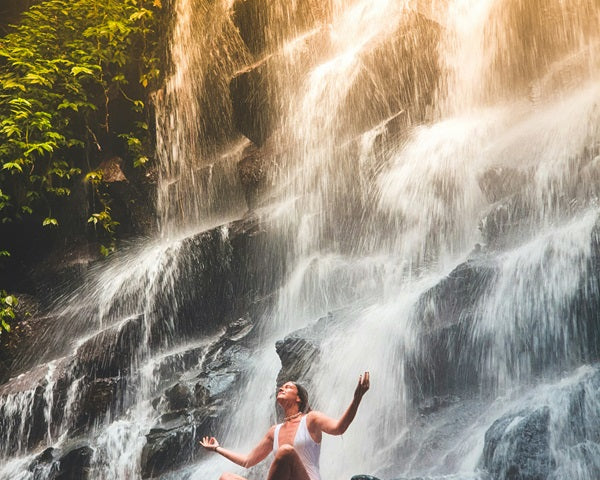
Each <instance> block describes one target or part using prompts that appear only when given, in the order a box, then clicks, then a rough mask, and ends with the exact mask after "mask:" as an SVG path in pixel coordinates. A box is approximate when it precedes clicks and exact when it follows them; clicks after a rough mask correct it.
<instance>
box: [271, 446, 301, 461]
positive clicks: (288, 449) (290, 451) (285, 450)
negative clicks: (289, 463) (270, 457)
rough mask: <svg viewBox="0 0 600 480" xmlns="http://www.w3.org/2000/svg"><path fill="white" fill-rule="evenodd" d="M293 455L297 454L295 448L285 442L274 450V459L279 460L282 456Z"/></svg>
mask: <svg viewBox="0 0 600 480" xmlns="http://www.w3.org/2000/svg"><path fill="white" fill-rule="evenodd" d="M295 455H298V454H297V453H296V450H295V449H294V447H292V446H291V445H287V444H286V445H282V446H281V447H279V449H278V450H277V452H275V459H276V460H281V459H283V458H289V457H293V456H295Z"/></svg>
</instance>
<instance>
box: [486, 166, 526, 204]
mask: <svg viewBox="0 0 600 480" xmlns="http://www.w3.org/2000/svg"><path fill="white" fill-rule="evenodd" d="M526 181H527V174H526V173H525V172H523V171H520V170H517V169H516V168H510V167H493V168H490V169H489V170H486V171H485V172H484V173H483V175H481V177H480V178H479V186H480V188H481V191H482V192H483V194H484V195H485V197H486V199H487V200H488V202H490V203H495V202H497V201H499V200H501V199H503V198H505V197H508V196H509V195H512V194H514V193H516V192H518V191H519V190H521V189H522V188H523V187H524V186H525V183H526Z"/></svg>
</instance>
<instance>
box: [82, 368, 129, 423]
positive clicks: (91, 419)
mask: <svg viewBox="0 0 600 480" xmlns="http://www.w3.org/2000/svg"><path fill="white" fill-rule="evenodd" d="M125 388H126V381H125V378H124V377H114V378H97V379H95V380H92V381H89V383H84V386H83V387H82V390H81V396H80V399H79V401H78V402H77V405H76V411H77V415H74V416H72V418H73V425H72V428H73V431H72V432H70V433H71V434H73V433H74V432H75V431H77V432H79V431H81V430H87V429H89V428H90V427H92V426H93V425H94V424H95V422H96V421H97V420H100V419H104V418H105V417H106V415H107V414H110V415H111V416H114V415H115V414H117V413H118V412H120V411H122V406H123V398H122V397H123V394H124V392H125Z"/></svg>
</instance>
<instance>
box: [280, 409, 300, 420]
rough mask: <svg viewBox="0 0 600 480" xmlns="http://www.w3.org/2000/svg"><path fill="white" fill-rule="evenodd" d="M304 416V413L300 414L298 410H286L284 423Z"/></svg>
mask: <svg viewBox="0 0 600 480" xmlns="http://www.w3.org/2000/svg"><path fill="white" fill-rule="evenodd" d="M301 415H302V412H300V411H299V410H298V408H290V409H287V410H285V417H284V418H283V421H284V423H285V422H287V421H289V420H293V419H295V418H298V417H300V416H301Z"/></svg>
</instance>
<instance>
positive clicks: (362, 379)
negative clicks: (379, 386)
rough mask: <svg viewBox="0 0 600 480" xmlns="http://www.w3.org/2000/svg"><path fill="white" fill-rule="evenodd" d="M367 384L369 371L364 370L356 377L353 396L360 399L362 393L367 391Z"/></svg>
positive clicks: (368, 383)
mask: <svg viewBox="0 0 600 480" xmlns="http://www.w3.org/2000/svg"><path fill="white" fill-rule="evenodd" d="M369 386H370V382H369V372H365V373H364V375H360V376H359V377H358V385H357V386H356V390H354V398H355V399H357V400H361V399H362V397H363V395H364V394H365V393H367V390H368V389H369Z"/></svg>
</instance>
